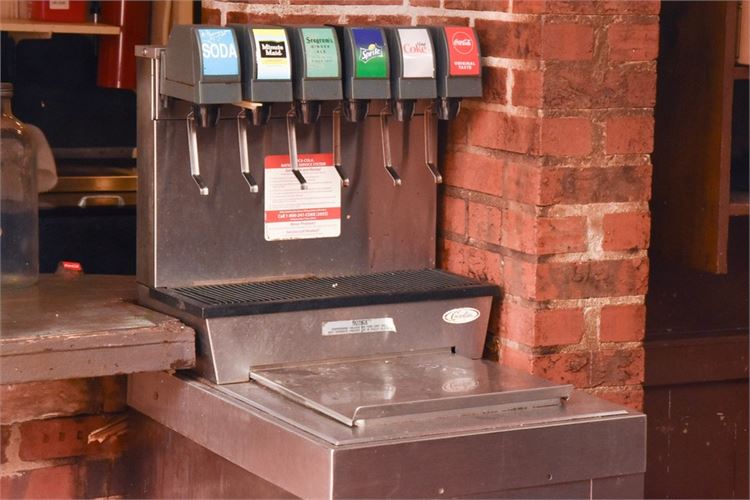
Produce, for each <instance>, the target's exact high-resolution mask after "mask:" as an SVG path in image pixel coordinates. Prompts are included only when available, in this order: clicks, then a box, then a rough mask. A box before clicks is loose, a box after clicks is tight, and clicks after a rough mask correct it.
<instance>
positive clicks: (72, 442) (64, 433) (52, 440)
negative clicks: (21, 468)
mask: <svg viewBox="0 0 750 500" xmlns="http://www.w3.org/2000/svg"><path fill="white" fill-rule="evenodd" d="M114 418H117V417H111V416H106V415H91V416H86V417H67V418H53V419H47V420H32V421H29V422H24V423H22V424H20V426H19V429H20V432H21V445H20V449H19V451H18V455H19V457H20V458H21V460H25V461H27V462H28V461H36V460H49V459H52V458H65V457H77V456H81V455H89V456H90V455H102V454H113V453H117V452H119V451H120V450H121V448H122V440H121V439H117V438H115V439H110V440H107V441H104V442H103V443H101V444H100V443H98V442H94V443H90V444H89V443H88V442H87V439H88V435H89V433H90V432H91V431H93V430H96V429H98V428H100V427H102V426H104V425H106V424H108V423H110V422H112V420H114Z"/></svg>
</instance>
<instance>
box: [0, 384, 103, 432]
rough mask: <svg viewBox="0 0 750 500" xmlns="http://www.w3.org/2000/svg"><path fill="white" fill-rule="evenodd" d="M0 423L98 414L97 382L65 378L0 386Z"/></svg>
mask: <svg viewBox="0 0 750 500" xmlns="http://www.w3.org/2000/svg"><path fill="white" fill-rule="evenodd" d="M0 404H1V405H2V412H0V420H1V421H2V423H3V424H9V423H13V422H22V421H25V420H32V419H35V418H39V417H41V416H44V417H45V418H47V417H53V416H68V415H79V414H83V413H97V412H99V411H100V409H101V405H102V393H101V383H100V380H99V379H68V380H52V381H48V382H29V383H26V384H5V385H0Z"/></svg>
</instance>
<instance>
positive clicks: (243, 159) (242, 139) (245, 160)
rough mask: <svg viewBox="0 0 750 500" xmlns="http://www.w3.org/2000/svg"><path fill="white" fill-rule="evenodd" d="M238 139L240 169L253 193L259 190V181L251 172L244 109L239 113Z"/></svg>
mask: <svg viewBox="0 0 750 500" xmlns="http://www.w3.org/2000/svg"><path fill="white" fill-rule="evenodd" d="M237 139H238V141H239V143H240V170H241V171H242V177H244V178H245V181H247V185H248V186H250V192H251V193H257V192H258V183H257V182H255V178H254V177H253V174H251V173H250V151H249V150H248V147H247V118H246V113H245V110H244V109H243V110H242V111H240V112H239V113H238V114H237Z"/></svg>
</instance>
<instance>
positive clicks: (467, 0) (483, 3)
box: [445, 0, 508, 12]
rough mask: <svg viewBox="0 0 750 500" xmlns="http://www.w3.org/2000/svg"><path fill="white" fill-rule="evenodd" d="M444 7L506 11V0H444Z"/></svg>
mask: <svg viewBox="0 0 750 500" xmlns="http://www.w3.org/2000/svg"><path fill="white" fill-rule="evenodd" d="M445 8H446V9H460V10H481V11H485V12H492V11H503V12H504V11H507V10H508V0H445Z"/></svg>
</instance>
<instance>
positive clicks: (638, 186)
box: [540, 165, 651, 204]
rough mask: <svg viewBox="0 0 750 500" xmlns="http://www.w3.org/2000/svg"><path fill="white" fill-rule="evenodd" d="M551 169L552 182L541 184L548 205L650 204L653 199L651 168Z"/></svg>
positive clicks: (549, 178) (640, 166)
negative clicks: (633, 202) (638, 202)
mask: <svg viewBox="0 0 750 500" xmlns="http://www.w3.org/2000/svg"><path fill="white" fill-rule="evenodd" d="M549 170H550V172H549V175H548V181H549V182H547V183H546V184H543V185H542V192H541V194H540V197H541V199H543V200H545V201H546V202H547V204H552V203H563V204H566V203H581V204H587V203H608V202H631V201H648V200H649V198H650V197H651V166H650V165H624V166H617V167H607V168H597V167H592V168H567V167H566V168H556V169H549Z"/></svg>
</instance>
